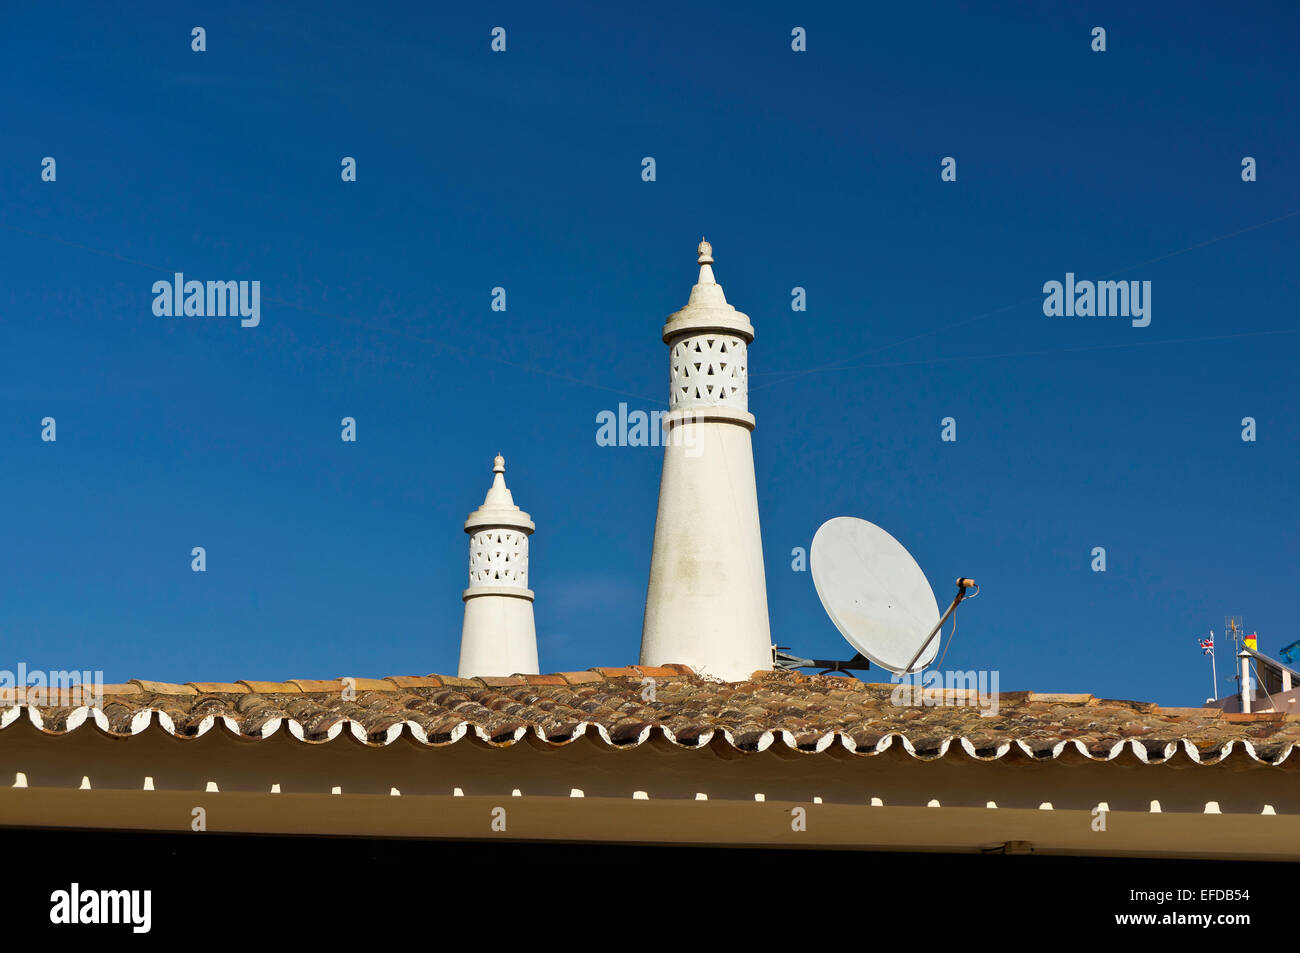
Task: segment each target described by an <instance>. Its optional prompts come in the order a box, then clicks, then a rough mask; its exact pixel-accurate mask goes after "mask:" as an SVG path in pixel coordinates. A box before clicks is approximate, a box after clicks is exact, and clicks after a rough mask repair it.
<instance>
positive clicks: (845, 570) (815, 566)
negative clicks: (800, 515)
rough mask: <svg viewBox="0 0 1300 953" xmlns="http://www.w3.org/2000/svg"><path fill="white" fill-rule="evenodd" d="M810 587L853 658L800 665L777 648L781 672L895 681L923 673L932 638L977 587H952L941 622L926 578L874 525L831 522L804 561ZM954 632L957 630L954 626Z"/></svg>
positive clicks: (963, 582)
mask: <svg viewBox="0 0 1300 953" xmlns="http://www.w3.org/2000/svg"><path fill="white" fill-rule="evenodd" d="M809 562H810V563H811V567H812V577H813V585H814V586H815V587H816V589H817V595H818V597H819V598H820V599H821V601H822V607H823V608H824V609H825V610H826V614H827V615H828V616H830V619H831V621H832V622H834V623H835V628H837V629H839V631H840V635H842V636H844V638H845V640H846V641H847V642H848V643H849V645H851V646H852V647H853V648H854V649H856V650H857V653H856V654H855V655H854V656H853V658H851V659H849V660H848V661H844V662H840V661H827V660H825V659H806V658H801V657H800V656H797V655H791V654H790V653H789V652H788V651H786V649H787V646H781V645H778V646H775V647H774V649H773V653H772V661H773V664H774V665H775V666H776V667H777V668H779V669H799V668H819V669H823V672H822V674H826V673H828V672H850V671H857V670H863V669H868V668H870V667H871V665H872V663H875V664H876V665H878V666H880V667H881V668H883V669H885V670H886V671H889V672H893V673H894V674H897V675H908V674H913V673H916V672H920V671H923V670H924V669H925V668H926V666H928V665H929V664H931V663H932V662H933V661H934V657H935V655H937V654H938V652H939V643H938V641H937V640H936V638H935V637H936V636H937V635H938V634H939V632H940V630H941V629H942V628H943V625H944V623H945V622H947V621H948V617H949V616H951V615H952V614H953V612H955V611H956V609H957V606H958V605H959V604H960V603H961V602H962V600H963V599H965V598H967V594H966V591H967V590H968V589H973V590H974V592H972V593H971V594H970V597H971V598H974V597H975V596H976V595H978V594H979V586H977V585H976V584H975V580H973V579H967V578H965V577H962V578H960V579H958V580H957V595H956V596H955V597H954V598H953V600H952V604H951V605H949V606H948V609H947V611H946V612H944V614H943V615H942V616H940V615H939V604H938V603H937V602H936V601H935V598H934V591H933V590H932V589H931V588H930V583H929V582H928V581H927V580H926V578H925V573H923V572H922V571H921V567H920V566H918V565H917V564H916V560H915V559H913V558H912V555H911V554H910V553H909V552H908V551H907V550H906V549H904V548H903V544H902V543H900V542H899V541H898V540H896V539H894V537H893V536H890V535H889V533H887V532H885V531H884V530H883V529H881V528H880V527H879V526H877V525H876V524H875V523H869V522H867V521H866V520H863V519H858V518H856V517H853V516H837V517H835V518H834V519H831V520H827V521H826V522H825V523H823V524H822V525H821V528H820V529H818V530H817V533H816V535H815V536H813V541H812V551H811V553H810V554H809ZM954 624H955V623H954Z"/></svg>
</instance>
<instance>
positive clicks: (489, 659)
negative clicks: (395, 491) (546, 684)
mask: <svg viewBox="0 0 1300 953" xmlns="http://www.w3.org/2000/svg"><path fill="white" fill-rule="evenodd" d="M492 464H493V465H492V471H493V474H494V476H493V478H492V488H491V489H490V490H488V492H487V497H486V498H485V499H484V500H483V505H482V506H480V507H479V508H478V509H477V510H475V511H474V512H473V513H471V514H470V515H469V519H467V520H466V521H465V532H466V533H468V534H469V588H468V589H466V590H465V593H464V595H463V597H462V598H463V599H464V600H465V621H464V624H463V626H462V628H461V633H460V667H459V669H458V674H459V675H460V677H461V678H473V677H475V676H479V675H516V674H517V675H536V674H537V632H536V630H535V628H534V625H533V591H532V590H531V589H529V588H528V537H529V536H530V535H531V534H532V532H533V529H534V528H535V527H534V526H533V521H532V520H531V519H530V518H529V516H528V514H527V513H525V512H524V511H523V510H521V509H520V508H519V507H517V506H515V501H514V498H513V497H512V496H511V493H510V490H509V488H508V487H507V486H506V478H505V472H506V461H505V459H504V458H502V457H501V456H500V455H499V454H498V455H497V457H496V459H495V460H493V461H492Z"/></svg>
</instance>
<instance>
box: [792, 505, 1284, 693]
mask: <svg viewBox="0 0 1300 953" xmlns="http://www.w3.org/2000/svg"><path fill="white" fill-rule="evenodd" d="M809 561H810V562H811V564H812V577H813V585H814V586H816V588H817V595H818V596H819V597H820V598H821V600H822V606H823V607H824V608H825V609H826V614H827V615H828V616H830V617H831V621H832V622H834V623H835V628H837V629H839V630H840V635H842V636H844V638H845V639H846V640H848V643H849V645H851V646H853V647H854V648H855V649H857V650H858V651H857V654H856V655H855V656H853V658H851V659H849V660H848V661H847V662H843V661H835V660H829V661H828V660H826V659H810V658H803V657H801V656H798V655H792V654H791V653H790V652H788V651H786V649H787V648H788V646H784V645H774V646H773V647H772V664H773V666H774V667H775V668H778V669H783V670H786V671H791V670H794V669H800V668H820V669H823V670H824V671H823V672H822V674H823V675H825V674H828V673H830V672H853V671H861V670H862V669H867V668H870V667H871V664H872V663H873V662H874V663H875V664H876V665H878V666H880V667H881V668H883V669H885V671H887V672H893V673H894V674H896V675H910V674H915V673H916V672H919V671H921V670H922V669H924V668H925V667H926V666H928V665H929V664H930V663H931V662H933V661H934V657H935V655H937V654H938V652H939V642H940V640H939V639H936V638H935V636H936V635H938V634H939V629H940V628H942V627H943V624H944V623H945V622H947V621H948V617H949V616H951V615H952V614H953V612H955V611H956V609H957V606H958V605H960V604H961V601H962V600H963V599H965V598H966V590H967V589H974V590H975V591H974V592H972V593H971V596H972V597H973V596H976V595H979V586H977V585H975V580H974V579H967V578H965V577H964V576H963V577H961V578H959V579H958V580H957V595H956V596H955V597H954V598H953V600H952V604H951V605H949V606H948V608H947V610H946V611H945V612H944V614H943V615H939V604H938V603H937V602H935V601H934V591H933V590H932V589H931V588H930V583H929V582H927V581H926V578H925V573H923V572H921V567H920V566H918V565H917V564H916V560H915V559H913V558H912V554H911V553H909V552H908V551H907V550H906V549H904V548H903V544H902V543H900V542H899V541H898V540H896V539H894V537H892V536H890V535H889V534H888V533H886V532H885V531H884V530H883V529H881V528H880V527H879V526H877V525H876V524H875V523H868V522H867V521H866V520H860V519H857V518H856V517H853V516H837V517H835V519H832V520H827V521H826V522H825V523H823V524H822V525H821V528H820V529H818V530H817V534H816V535H815V536H814V537H813V541H812V553H811V555H810V559H809ZM956 626H957V623H956V622H954V623H953V632H954V633H955V632H956V631H957V629H956ZM951 638H952V636H949V639H950V640H951ZM1297 645H1300V643H1297Z"/></svg>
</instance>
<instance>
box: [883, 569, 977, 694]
mask: <svg viewBox="0 0 1300 953" xmlns="http://www.w3.org/2000/svg"><path fill="white" fill-rule="evenodd" d="M967 589H974V590H975V593H974V594H976V595H977V594H978V593H979V591H980V587H979V586H977V585H976V584H975V580H974V579H966V578H962V579H958V580H957V595H956V596H954V597H953V600H952V605H950V606H948V611H947V612H945V613H944V614H943V616H942V617H941V618H940V619H939V621H938V622H936V623H935V624H934V628H933V629H931V630H930V634H929V635H927V636H926V637H925V641H924V642H922V643H921V647H920V648H919V649H917V650H916V654H915V655H913V656H912V661H910V662H908V663H907V665H906V666H905V667H904V668H903V671H902V673H901V674H904V675H907V674H911V671H912V666H914V665H915V664H916V660H917V659H919V658H920V657H921V656H922V655H924V654H925V650H926V649H928V648H929V647H930V643H931V642H933V641H934V637H935V636H936V635H937V634H938V633H939V630H940V629H942V628H943V624H944V623H945V622H947V621H948V616H950V615H952V613H953V610H955V609H956V608H957V604H958V603H959V602H961V601H962V600H963V599H965V598H966V590H967Z"/></svg>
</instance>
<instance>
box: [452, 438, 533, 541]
mask: <svg viewBox="0 0 1300 953" xmlns="http://www.w3.org/2000/svg"><path fill="white" fill-rule="evenodd" d="M492 474H493V476H492V486H491V488H489V489H488V491H487V496H485V497H483V505H482V506H480V507H479V508H478V509H476V510H475V511H474V512H473V513H471V514H469V519H467V520H466V521H465V532H467V533H472V532H473V531H474V530H475V529H476V528H478V527H483V526H513V527H515V528H517V529H522V530H524V531H525V532H527V533H531V532H532V531H533V521H532V520H531V519H530V518H529V516H528V514H527V513H525V512H524V511H523V510H521V509H520V508H519V507H517V506H516V505H515V498H514V495H513V494H512V493H511V492H510V487H508V486H506V458H505V457H503V456H501V454H499V453H498V454H497V455H496V457H494V458H493V460H492Z"/></svg>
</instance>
